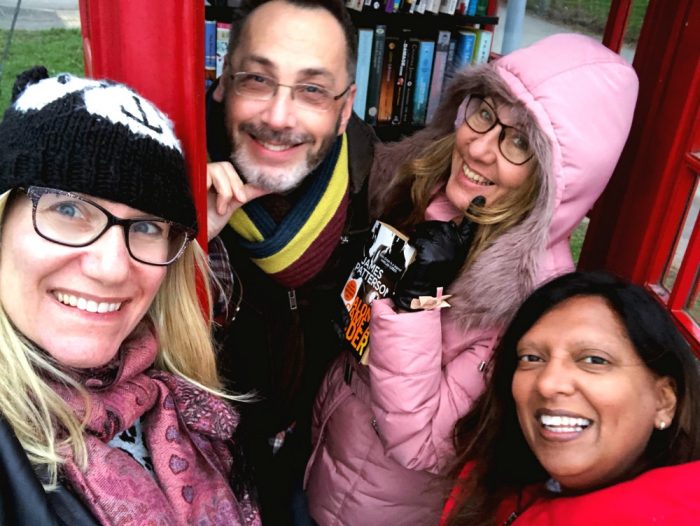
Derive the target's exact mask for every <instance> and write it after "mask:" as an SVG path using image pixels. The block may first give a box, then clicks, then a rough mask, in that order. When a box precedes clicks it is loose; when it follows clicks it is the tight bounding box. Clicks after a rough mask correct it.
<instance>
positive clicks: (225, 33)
mask: <svg viewBox="0 0 700 526" xmlns="http://www.w3.org/2000/svg"><path fill="white" fill-rule="evenodd" d="M230 34H231V24H229V23H228V22H217V23H216V76H217V77H220V76H221V73H223V71H224V62H225V61H226V53H227V52H228V39H229V35H230Z"/></svg>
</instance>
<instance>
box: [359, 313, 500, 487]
mask: <svg viewBox="0 0 700 526" xmlns="http://www.w3.org/2000/svg"><path fill="white" fill-rule="evenodd" d="M442 323H443V320H442V317H441V313H440V311H438V310H434V311H419V312H410V313H400V314H399V313H396V312H395V311H394V309H393V305H392V303H391V301H390V300H377V301H375V302H373V303H372V317H371V321H370V334H371V340H370V341H371V343H370V354H369V372H370V395H371V406H372V412H373V414H374V416H375V418H376V419H377V424H378V432H379V435H380V438H381V440H382V443H383V444H384V449H385V452H386V454H387V455H388V456H390V457H391V458H393V459H394V460H395V461H397V462H398V463H399V464H401V465H402V466H404V467H406V468H408V469H416V470H426V471H430V472H433V473H440V472H443V471H444V470H445V469H446V468H450V467H451V462H452V461H453V459H454V455H455V452H454V447H453V445H452V430H453V427H454V424H455V423H456V421H457V420H458V419H459V418H460V417H461V416H463V415H465V414H466V413H467V412H468V411H469V408H470V407H471V405H472V402H473V401H474V400H475V399H476V398H477V397H478V396H479V395H480V394H481V392H482V390H483V388H484V373H483V372H482V371H481V370H480V367H479V366H480V364H481V362H482V361H487V360H488V358H489V356H490V355H491V350H492V348H493V345H494V343H495V340H496V335H497V332H496V330H493V331H481V332H478V333H474V332H472V333H469V334H466V335H465V337H464V347H460V349H459V351H458V353H457V355H456V356H454V358H452V359H451V360H450V361H449V362H447V363H445V364H443V337H442V335H443V327H442Z"/></svg>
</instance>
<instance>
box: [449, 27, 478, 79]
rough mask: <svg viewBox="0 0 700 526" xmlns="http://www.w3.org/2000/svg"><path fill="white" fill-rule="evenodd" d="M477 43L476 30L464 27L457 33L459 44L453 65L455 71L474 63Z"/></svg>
mask: <svg viewBox="0 0 700 526" xmlns="http://www.w3.org/2000/svg"><path fill="white" fill-rule="evenodd" d="M475 43H476V31H470V30H468V29H463V30H461V31H459V32H458V33H457V46H456V47H455V56H454V59H453V60H452V67H453V69H454V71H455V72H457V71H459V70H460V69H462V68H463V67H464V66H466V65H468V64H471V63H472V57H473V56H474V44H475Z"/></svg>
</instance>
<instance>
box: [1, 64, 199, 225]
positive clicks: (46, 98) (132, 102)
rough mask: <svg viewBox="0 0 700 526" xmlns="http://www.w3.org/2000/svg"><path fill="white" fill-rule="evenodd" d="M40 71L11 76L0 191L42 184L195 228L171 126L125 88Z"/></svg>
mask: <svg viewBox="0 0 700 526" xmlns="http://www.w3.org/2000/svg"><path fill="white" fill-rule="evenodd" d="M46 77H47V75H46V70H45V69H44V68H33V69H32V70H28V71H27V72H25V73H24V74H22V75H20V76H19V77H18V81H17V84H15V88H14V89H13V100H14V102H13V104H12V105H11V106H10V107H9V108H8V109H7V111H6V112H5V117H4V119H3V121H2V122H1V123H0V193H4V192H6V191H7V190H10V189H12V188H16V187H18V186H25V187H26V186H29V185H38V186H47V187H50V188H57V189H60V190H66V191H73V192H80V193H84V194H88V195H91V196H95V197H100V198H103V199H108V200H110V201H115V202H118V203H122V204H125V205H128V206H130V207H132V208H136V209H138V210H142V211H144V212H147V213H149V214H153V215H155V216H158V217H162V218H164V219H168V220H170V221H175V222H177V223H179V224H181V225H184V226H186V227H189V228H192V229H194V230H195V231H196V230H197V218H196V214H195V208H194V203H193V200H192V194H191V191H190V185H189V181H188V179H187V170H186V167H185V160H184V157H183V154H182V149H181V146H180V143H179V141H178V140H177V138H176V137H175V135H174V134H173V128H172V123H171V122H170V120H169V119H168V118H167V117H166V116H165V115H164V114H163V113H161V112H160V111H159V110H158V109H157V108H156V107H155V106H154V105H153V104H151V103H150V102H149V101H147V100H146V99H144V98H143V97H141V96H140V95H138V94H137V93H136V92H134V91H133V90H132V89H131V88H128V87H127V86H125V85H123V84H117V83H115V82H111V81H104V80H103V81H97V80H90V79H83V78H79V77H75V76H73V75H70V74H65V73H64V74H60V75H57V76H56V77H51V78H46Z"/></svg>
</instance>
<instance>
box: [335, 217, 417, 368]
mask: <svg viewBox="0 0 700 526" xmlns="http://www.w3.org/2000/svg"><path fill="white" fill-rule="evenodd" d="M415 252H416V250H415V248H413V247H412V246H411V245H409V244H408V238H407V237H406V236H405V235H403V234H402V233H401V232H399V231H398V230H396V229H395V228H394V227H392V226H390V225H388V224H386V223H383V222H381V221H376V222H375V223H374V225H373V226H372V230H371V232H370V236H369V239H368V240H367V241H366V242H365V245H364V247H363V249H362V256H361V257H360V259H359V261H358V262H357V263H356V264H355V266H354V268H353V270H352V272H351V273H350V276H348V279H347V281H346V282H345V285H344V286H343V288H342V290H341V293H340V296H341V299H342V301H343V305H344V306H345V309H347V316H345V317H344V327H343V336H344V341H345V343H346V344H347V346H348V347H349V348H350V350H351V351H352V354H353V355H354V356H355V358H357V359H358V360H359V361H360V362H361V363H367V356H368V354H367V353H368V351H369V318H370V304H371V303H372V301H374V300H375V299H379V298H386V297H388V296H390V295H391V294H392V292H393V291H394V287H395V286H396V283H397V282H398V280H399V278H401V276H403V273H404V272H405V271H406V268H407V267H408V265H410V264H411V262H412V261H413V258H414V257H415Z"/></svg>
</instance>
